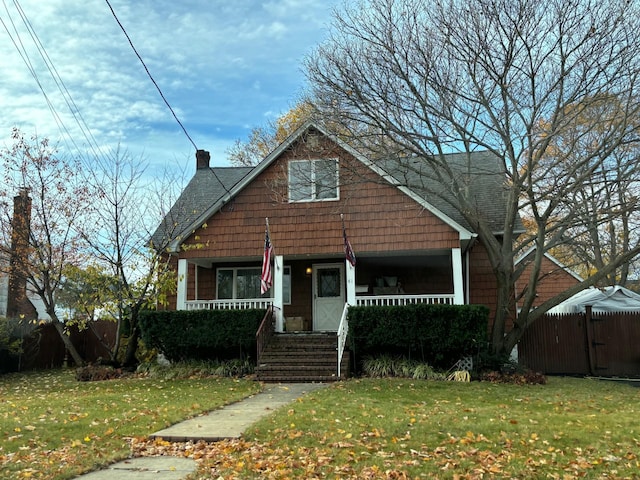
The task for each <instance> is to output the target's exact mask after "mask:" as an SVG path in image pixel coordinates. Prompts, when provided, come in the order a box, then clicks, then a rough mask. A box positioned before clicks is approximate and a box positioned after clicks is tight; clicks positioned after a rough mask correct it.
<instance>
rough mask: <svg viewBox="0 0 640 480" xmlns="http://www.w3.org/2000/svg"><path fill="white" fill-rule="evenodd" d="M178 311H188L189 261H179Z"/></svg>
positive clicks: (182, 259) (183, 259)
mask: <svg viewBox="0 0 640 480" xmlns="http://www.w3.org/2000/svg"><path fill="white" fill-rule="evenodd" d="M176 297H177V298H176V310H186V309H187V260H186V259H185V258H181V259H179V260H178V290H177V295H176Z"/></svg>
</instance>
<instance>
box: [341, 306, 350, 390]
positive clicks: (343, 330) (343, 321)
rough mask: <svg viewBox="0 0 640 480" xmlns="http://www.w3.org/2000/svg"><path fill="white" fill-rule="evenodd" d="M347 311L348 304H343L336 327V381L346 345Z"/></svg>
mask: <svg viewBox="0 0 640 480" xmlns="http://www.w3.org/2000/svg"><path fill="white" fill-rule="evenodd" d="M348 311H349V304H348V303H345V304H344V309H343V310H342V317H340V325H338V379H340V374H341V373H342V372H341V371H340V370H341V369H340V367H341V365H342V355H343V354H344V347H345V345H346V344H347V334H348V333H349V321H348V320H347V313H348Z"/></svg>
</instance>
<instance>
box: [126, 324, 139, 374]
mask: <svg viewBox="0 0 640 480" xmlns="http://www.w3.org/2000/svg"><path fill="white" fill-rule="evenodd" d="M139 338H140V333H139V330H138V327H137V326H136V327H133V326H132V327H131V334H130V335H129V343H127V351H126V353H125V356H124V360H123V362H122V366H124V367H135V366H136V365H137V364H138V359H137V358H136V352H137V351H138V340H139Z"/></svg>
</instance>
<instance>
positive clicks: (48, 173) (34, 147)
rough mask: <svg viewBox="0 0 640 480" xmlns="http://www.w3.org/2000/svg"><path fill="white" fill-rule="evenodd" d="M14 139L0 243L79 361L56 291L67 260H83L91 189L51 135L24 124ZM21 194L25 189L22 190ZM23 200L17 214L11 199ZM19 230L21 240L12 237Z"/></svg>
mask: <svg viewBox="0 0 640 480" xmlns="http://www.w3.org/2000/svg"><path fill="white" fill-rule="evenodd" d="M12 137H13V141H14V144H13V146H12V147H10V148H7V149H4V150H3V151H2V152H0V158H1V160H2V168H3V179H4V182H5V183H4V184H5V189H3V190H1V191H0V196H1V197H2V201H1V203H0V206H1V207H2V209H3V214H2V221H1V222H0V226H1V228H2V235H3V239H2V242H1V243H0V248H1V249H2V250H3V254H4V255H6V257H8V258H12V261H11V265H10V266H11V268H12V272H11V274H12V275H15V276H17V277H18V278H19V279H20V280H21V281H24V282H25V285H26V288H27V289H28V290H29V291H30V292H32V293H34V294H35V295H37V296H38V297H39V298H40V299H41V300H42V303H43V304H44V308H45V310H46V313H47V315H48V316H49V317H50V319H51V322H52V323H53V325H54V326H55V328H56V331H57V332H58V334H59V335H60V338H61V339H62V341H63V343H64V345H65V347H66V348H67V351H68V352H69V354H70V355H71V357H72V358H73V361H74V362H75V364H76V365H78V366H80V365H82V364H83V363H84V362H83V359H82V357H81V356H80V354H79V353H78V351H77V350H76V348H75V347H74V345H73V344H72V343H71V340H70V338H69V335H68V333H67V331H66V326H65V324H64V321H63V319H62V318H60V315H59V311H58V308H57V306H58V305H57V303H56V294H57V292H58V290H59V288H60V285H61V282H62V279H63V271H64V268H65V266H66V265H69V264H81V263H82V262H83V258H84V257H83V248H82V239H81V237H80V236H79V235H78V233H77V228H78V227H79V225H80V221H81V218H82V215H83V214H84V212H86V211H87V210H88V209H89V208H90V203H89V194H88V193H89V192H88V189H87V187H86V185H84V184H83V183H82V182H81V181H79V178H78V172H79V168H78V166H77V165H76V164H75V162H74V161H73V160H65V159H61V158H60V157H58V156H57V155H56V152H55V149H54V148H52V147H51V146H50V145H49V142H48V140H47V139H42V140H39V139H38V138H37V137H33V138H31V139H27V138H25V137H24V135H23V134H22V133H21V132H20V131H19V130H17V129H16V130H14V131H13V133H12ZM18 194H19V195H18ZM16 195H18V199H19V200H20V201H21V202H22V203H23V208H21V209H20V211H21V212H22V214H21V215H18V216H17V217H15V216H14V215H13V213H12V209H11V204H12V202H10V201H9V200H10V199H11V198H12V197H14V196H16ZM16 232H19V233H17V235H18V236H19V237H21V238H18V240H17V242H12V241H10V240H9V239H10V238H11V236H12V235H16Z"/></svg>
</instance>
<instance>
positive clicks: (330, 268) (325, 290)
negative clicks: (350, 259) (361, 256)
mask: <svg viewBox="0 0 640 480" xmlns="http://www.w3.org/2000/svg"><path fill="white" fill-rule="evenodd" d="M344 301H345V291H344V264H342V263H326V264H321V265H314V266H313V329H314V330H315V331H328V332H336V331H337V330H338V325H339V324H340V317H341V316H342V310H343V309H344Z"/></svg>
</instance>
